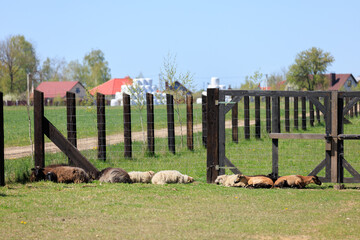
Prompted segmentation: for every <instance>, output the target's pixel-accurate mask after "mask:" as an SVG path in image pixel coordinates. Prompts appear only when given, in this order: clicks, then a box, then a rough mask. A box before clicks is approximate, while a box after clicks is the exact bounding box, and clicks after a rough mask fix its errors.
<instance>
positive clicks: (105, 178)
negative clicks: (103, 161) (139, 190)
mask: <svg viewBox="0 0 360 240" xmlns="http://www.w3.org/2000/svg"><path fill="white" fill-rule="evenodd" d="M99 181H100V182H108V183H132V181H131V178H130V176H129V174H128V173H127V172H126V171H125V170H124V169H122V168H105V169H103V170H102V171H101V173H100V178H99Z"/></svg>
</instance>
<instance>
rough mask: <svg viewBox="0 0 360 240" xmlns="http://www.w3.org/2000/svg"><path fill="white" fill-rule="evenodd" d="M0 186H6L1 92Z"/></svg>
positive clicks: (0, 97)
mask: <svg viewBox="0 0 360 240" xmlns="http://www.w3.org/2000/svg"><path fill="white" fill-rule="evenodd" d="M0 101H1V103H0V186H5V159H4V99H3V93H2V92H0Z"/></svg>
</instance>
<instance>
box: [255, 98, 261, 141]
mask: <svg viewBox="0 0 360 240" xmlns="http://www.w3.org/2000/svg"><path fill="white" fill-rule="evenodd" d="M255 138H261V121H260V97H259V96H256V97H255Z"/></svg>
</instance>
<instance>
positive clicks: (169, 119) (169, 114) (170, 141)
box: [166, 94, 175, 154]
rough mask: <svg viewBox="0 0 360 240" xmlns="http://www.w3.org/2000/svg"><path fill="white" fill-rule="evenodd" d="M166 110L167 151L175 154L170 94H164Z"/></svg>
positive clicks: (172, 99)
mask: <svg viewBox="0 0 360 240" xmlns="http://www.w3.org/2000/svg"><path fill="white" fill-rule="evenodd" d="M166 110H167V122H168V146H169V151H170V152H172V153H173V154H175V122H174V97H173V95H171V94H166Z"/></svg>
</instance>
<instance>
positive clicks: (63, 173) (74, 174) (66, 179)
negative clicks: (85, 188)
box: [46, 166, 90, 183]
mask: <svg viewBox="0 0 360 240" xmlns="http://www.w3.org/2000/svg"><path fill="white" fill-rule="evenodd" d="M46 177H47V179H48V180H51V181H53V182H58V183H87V182H89V181H90V177H89V175H88V174H87V173H86V172H85V170H84V169H82V168H79V167H69V166H60V167H56V168H54V169H52V170H51V171H49V172H48V173H47V174H46Z"/></svg>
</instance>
